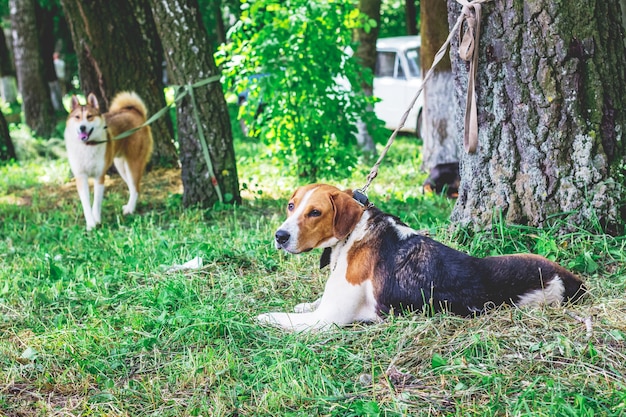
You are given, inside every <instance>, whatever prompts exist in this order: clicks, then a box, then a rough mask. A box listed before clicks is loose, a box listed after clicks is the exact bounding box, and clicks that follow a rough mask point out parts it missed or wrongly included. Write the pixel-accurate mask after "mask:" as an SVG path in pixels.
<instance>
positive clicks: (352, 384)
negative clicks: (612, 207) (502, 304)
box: [0, 136, 626, 416]
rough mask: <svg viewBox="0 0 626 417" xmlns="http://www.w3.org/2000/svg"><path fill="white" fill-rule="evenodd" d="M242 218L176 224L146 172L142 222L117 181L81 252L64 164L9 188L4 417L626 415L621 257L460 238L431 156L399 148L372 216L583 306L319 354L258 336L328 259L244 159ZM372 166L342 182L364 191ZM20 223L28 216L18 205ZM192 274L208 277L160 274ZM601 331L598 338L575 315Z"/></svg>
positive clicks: (551, 239)
mask: <svg viewBox="0 0 626 417" xmlns="http://www.w3.org/2000/svg"><path fill="white" fill-rule="evenodd" d="M236 146H237V157H238V164H239V165H238V169H239V174H240V183H241V184H242V188H243V196H244V203H243V204H242V205H241V206H238V207H216V208H215V209H212V210H199V209H184V208H182V206H181V202H180V195H179V193H180V191H181V185H180V178H179V175H178V174H177V173H176V172H172V171H170V170H155V171H152V172H149V173H148V174H147V176H146V181H145V182H144V195H143V196H142V198H140V202H139V206H138V210H139V214H138V215H134V216H122V215H121V206H122V204H124V202H125V200H126V198H127V195H126V190H125V189H124V187H123V185H122V183H121V181H120V179H119V178H117V177H115V176H114V177H112V178H110V179H109V180H108V181H107V187H108V190H107V193H106V197H105V202H104V207H103V216H104V219H103V220H104V225H103V226H101V227H99V228H97V229H96V230H94V231H92V232H91V233H86V232H85V230H84V220H83V218H82V211H81V209H80V203H79V201H78V197H77V195H76V191H75V189H74V186H73V184H72V183H71V181H70V180H69V170H68V166H67V162H66V161H64V160H62V159H39V160H37V161H36V162H20V163H14V164H10V165H7V166H4V167H1V168H0V219H1V221H0V380H1V381H2V383H1V384H0V414H1V415H24V416H36V415H41V416H44V415H45V416H49V415H59V416H60V415H66V416H67V415H71V416H79V415H80V416H82V415H93V416H148V415H151V416H156V415H158V416H232V415H255V416H279V415H280V416H283V415H291V416H311V415H328V416H378V415H387V416H401V415H412V416H413V415H415V416H417V415H424V416H427V415H541V416H552V415H576V416H592V415H603V416H620V415H624V413H626V380H625V375H626V365H625V364H626V355H625V354H624V352H625V351H626V320H625V318H624V311H626V301H625V300H624V296H623V295H624V290H625V289H626V268H625V261H626V255H625V253H626V248H625V245H626V239H625V238H624V237H623V236H617V237H611V236H605V235H597V234H592V233H589V232H586V231H584V230H579V231H577V232H576V233H571V234H568V235H557V234H556V232H555V231H556V230H558V225H555V228H554V229H550V228H546V229H542V230H538V229H532V228H527V227H522V226H510V225H505V224H495V225H494V227H493V228H492V229H491V230H488V231H485V232H474V231H465V230H455V229H453V228H450V227H449V223H448V221H447V218H448V215H449V213H450V211H451V209H452V205H453V204H454V202H453V201H451V200H448V199H445V198H441V197H438V196H432V195H425V194H424V193H423V192H422V187H421V184H422V183H423V180H424V179H425V176H426V175H425V173H423V172H421V171H420V164H421V160H420V146H419V143H418V142H416V141H415V140H414V139H412V138H410V137H408V136H407V137H401V138H400V139H399V140H398V142H397V143H396V144H394V146H393V147H392V150H391V151H390V154H389V156H388V157H387V158H386V159H385V161H384V162H383V165H382V166H381V170H380V174H379V176H378V178H377V179H376V180H375V181H374V182H373V184H372V187H371V188H370V192H369V197H370V199H371V201H373V202H374V203H375V204H376V205H378V206H379V207H381V208H383V209H384V210H387V211H390V212H392V213H394V214H396V215H398V216H400V217H401V218H402V219H403V220H405V221H406V222H408V223H409V224H410V225H411V226H413V227H415V228H420V229H428V230H430V231H431V233H433V234H435V235H436V237H437V238H438V239H439V240H442V241H444V242H446V243H448V244H450V245H452V246H454V247H457V248H459V249H461V250H464V251H467V252H470V253H472V254H475V255H480V256H484V255H492V254H502V253H515V252H535V253H539V254H542V255H544V256H547V257H549V258H551V259H555V260H557V261H559V262H560V263H562V264H564V265H566V266H568V267H569V268H571V269H572V270H574V271H576V272H577V273H579V274H581V275H582V276H583V278H584V279H585V281H586V283H587V285H588V286H589V288H590V295H589V296H588V297H587V298H585V299H584V300H583V301H582V302H581V303H579V304H577V305H573V306H567V307H550V308H548V307H546V308H543V309H530V308H529V309H516V308H500V309H496V310H494V311H493V312H491V313H489V314H487V315H484V316H482V317H479V318H475V319H466V318H460V317H455V316H450V315H446V314H439V315H436V316H433V317H425V316H422V315H413V316H400V317H390V318H388V319H387V320H386V321H385V322H384V323H382V324H376V325H368V326H366V325H355V326H352V327H348V328H345V329H336V330H332V331H329V332H326V333H319V334H315V333H313V334H291V333H284V332H281V331H279V330H276V329H271V328H265V327H260V326H258V325H257V324H256V323H255V321H254V317H255V316H256V315H257V314H259V313H260V312H265V311H269V310H289V309H291V308H293V306H294V305H295V304H297V303H300V302H303V301H311V300H313V299H315V298H316V297H318V296H319V294H320V293H321V291H322V289H323V286H324V282H325V279H326V276H327V273H328V272H327V271H326V270H320V269H319V267H318V263H319V253H318V252H312V253H310V254H303V255H300V256H293V255H289V254H285V253H283V252H278V251H276V250H275V249H274V247H273V239H272V236H273V233H274V230H275V228H276V227H277V226H278V225H279V224H280V222H281V221H282V218H283V216H284V215H283V212H284V204H285V203H286V200H287V198H288V197H289V195H290V194H291V193H292V191H293V189H294V188H295V187H296V186H297V185H298V180H297V179H295V178H290V177H287V176H284V175H282V174H281V172H280V169H278V168H277V167H276V166H274V165H272V164H271V161H270V160H269V159H264V158H259V155H263V154H264V149H263V147H262V146H261V145H259V144H258V143H255V142H252V141H250V140H247V139H245V140H244V139H238V140H237V144H236ZM371 164H372V162H367V161H361V163H359V167H358V168H357V169H356V170H354V172H350V173H346V176H345V178H343V179H341V180H339V181H331V180H327V179H326V180H325V181H328V182H332V183H333V184H337V185H338V186H340V187H345V188H358V187H362V186H363V185H364V183H365V178H366V176H367V174H368V173H369V170H370V168H371ZM16 204H18V205H16ZM195 257H201V258H202V260H203V266H202V267H201V268H200V269H198V270H185V271H176V272H167V270H168V268H169V267H170V266H172V265H176V264H183V263H185V262H187V261H188V260H190V259H193V258H195ZM566 309H567V311H569V312H570V313H572V314H574V315H576V316H580V317H591V318H592V321H593V327H592V330H591V334H590V335H589V334H588V329H587V328H586V327H585V325H584V324H583V323H580V322H578V321H577V320H575V319H574V318H572V316H571V315H569V314H568V313H567V312H566Z"/></svg>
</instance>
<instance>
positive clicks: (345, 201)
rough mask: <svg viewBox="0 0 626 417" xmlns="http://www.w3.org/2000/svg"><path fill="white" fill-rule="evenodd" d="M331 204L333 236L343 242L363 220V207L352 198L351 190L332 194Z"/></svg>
mask: <svg viewBox="0 0 626 417" xmlns="http://www.w3.org/2000/svg"><path fill="white" fill-rule="evenodd" d="M330 202H331V204H332V206H333V235H334V236H335V237H336V238H337V239H339V240H342V239H344V238H345V237H346V236H348V234H350V232H352V230H353V229H354V227H355V226H356V224H357V223H358V222H359V220H361V216H362V215H363V207H361V205H360V204H359V203H357V201H356V200H355V199H354V198H352V191H350V190H347V191H343V192H341V191H340V192H337V193H334V194H331V195H330Z"/></svg>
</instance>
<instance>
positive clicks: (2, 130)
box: [0, 112, 17, 161]
mask: <svg viewBox="0 0 626 417" xmlns="http://www.w3.org/2000/svg"><path fill="white" fill-rule="evenodd" d="M11 159H17V156H16V155H15V148H14V147H13V142H12V141H11V136H10V135H9V124H8V123H7V119H6V118H5V117H4V114H2V113H1V112H0V161H9V160H11Z"/></svg>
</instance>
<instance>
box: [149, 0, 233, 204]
mask: <svg viewBox="0 0 626 417" xmlns="http://www.w3.org/2000/svg"><path fill="white" fill-rule="evenodd" d="M150 2H151V5H152V11H153V13H154V20H155V22H156V26H157V30H158V32H159V36H160V38H161V41H162V43H163V49H164V51H165V59H166V62H167V70H168V73H169V75H170V77H171V79H172V82H173V83H175V84H178V85H181V86H185V85H188V84H193V83H196V82H198V81H201V80H203V79H206V78H210V77H211V76H214V75H217V74H219V73H218V70H217V67H216V65H215V60H214V59H213V51H212V50H211V49H212V48H211V46H210V43H209V41H208V37H207V34H206V31H205V30H204V27H203V25H202V20H201V18H200V13H199V10H198V2H197V0H150ZM193 92H194V96H195V104H196V106H197V107H196V110H197V111H198V113H199V120H196V118H195V117H194V109H193V107H192V102H191V99H190V97H189V95H188V96H187V97H185V98H184V99H183V100H181V101H180V102H179V103H178V107H177V120H178V142H179V145H180V148H179V154H180V161H181V165H182V180H183V187H184V193H183V204H184V205H185V206H190V205H196V204H197V205H200V206H203V207H211V206H212V205H213V204H215V203H216V202H217V201H218V192H217V190H216V188H215V186H214V185H215V184H218V185H219V187H220V191H221V193H222V194H223V195H224V197H225V198H224V200H225V201H226V200H230V202H239V201H241V197H240V194H239V179H238V177H237V167H236V163H235V151H234V147H233V137H232V132H231V125H230V116H229V114H228V108H227V106H226V100H225V99H224V93H223V91H222V85H221V84H220V83H219V81H218V82H213V83H210V84H208V85H206V86H202V87H198V88H194V91H193ZM200 127H201V128H202V130H203V132H204V136H205V138H206V141H207V145H208V150H209V155H210V160H211V164H212V167H213V172H214V174H215V178H212V177H211V175H210V172H209V167H208V165H207V162H206V161H205V159H204V157H203V151H202V144H201V140H200V135H199V130H198V129H199V128H200Z"/></svg>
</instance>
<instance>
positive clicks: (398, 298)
mask: <svg viewBox="0 0 626 417" xmlns="http://www.w3.org/2000/svg"><path fill="white" fill-rule="evenodd" d="M287 215H288V218H287V220H285V222H284V223H283V224H282V225H281V226H280V228H279V229H278V231H277V232H276V235H275V243H276V247H277V248H278V249H284V250H285V251H287V252H290V253H302V252H307V251H309V250H311V249H315V248H324V252H323V254H322V260H321V262H320V266H321V267H324V266H326V265H330V271H331V272H330V277H329V278H328V281H327V282H326V287H325V289H324V293H323V295H322V297H321V298H320V299H318V300H317V301H315V302H313V303H304V304H299V305H297V306H296V308H295V313H267V314H262V315H260V316H258V320H259V321H260V322H261V323H267V324H272V325H276V326H279V327H281V328H284V329H288V330H308V329H316V328H317V329H319V328H322V329H323V328H328V327H330V326H332V325H340V326H341V325H347V324H350V323H353V322H357V321H364V322H373V321H379V320H381V317H384V316H385V315H387V314H392V313H399V312H401V311H405V310H408V311H427V312H438V311H444V310H445V311H450V312H452V313H455V314H459V315H463V316H470V315H475V314H479V313H481V312H484V311H486V310H487V309H488V308H489V307H490V306H497V305H500V304H514V305H518V306H522V305H528V304H541V303H548V304H553V303H561V302H564V301H570V300H571V301H574V300H576V299H577V298H579V297H580V296H581V295H582V294H584V292H585V288H584V286H583V284H582V282H581V280H580V279H579V278H578V277H577V276H575V275H574V274H572V273H571V272H569V271H567V270H566V269H565V268H563V267H561V266H559V265H557V264H556V263H554V262H552V261H549V260H548V259H546V258H543V257H541V256H537V255H528V254H524V255H505V256H492V257H487V258H482V259H480V258H474V257H472V256H469V255H466V254H464V253H462V252H459V251H457V250H454V249H452V248H450V247H448V246H445V245H443V244H441V243H438V242H436V241H434V240H432V239H430V238H428V237H425V236H422V235H420V234H418V232H417V231H415V230H413V229H411V228H409V227H408V226H407V225H405V224H404V223H402V222H401V221H400V220H399V219H398V218H397V217H395V216H392V215H390V214H386V213H383V212H382V211H380V210H379V209H377V208H376V207H374V206H372V205H370V204H368V203H366V204H365V205H363V204H361V203H360V202H359V201H357V200H356V199H355V198H354V196H353V193H352V192H351V191H349V190H348V191H340V190H339V189H337V188H335V187H333V186H330V185H323V184H313V185H308V186H305V187H301V188H299V189H298V190H297V191H296V192H295V193H294V194H293V196H292V197H291V200H290V201H289V204H288V205H287Z"/></svg>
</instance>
